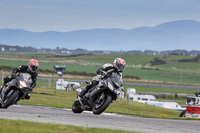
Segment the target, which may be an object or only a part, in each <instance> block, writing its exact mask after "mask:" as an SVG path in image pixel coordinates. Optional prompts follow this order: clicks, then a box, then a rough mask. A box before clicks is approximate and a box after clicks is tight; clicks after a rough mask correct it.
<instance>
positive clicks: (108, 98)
mask: <svg viewBox="0 0 200 133" xmlns="http://www.w3.org/2000/svg"><path fill="white" fill-rule="evenodd" d="M111 102H112V97H111V96H110V95H106V97H105V100H104V101H103V103H101V104H100V105H99V104H95V105H94V107H93V109H92V111H93V114H95V115H99V114H101V113H102V112H103V111H104V110H106V109H107V107H108V106H109V105H110V103H111Z"/></svg>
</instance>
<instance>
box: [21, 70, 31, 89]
mask: <svg viewBox="0 0 200 133" xmlns="http://www.w3.org/2000/svg"><path fill="white" fill-rule="evenodd" d="M20 80H21V81H24V82H25V83H26V85H27V86H30V85H31V84H32V82H33V81H32V78H31V75H30V74H29V73H20Z"/></svg>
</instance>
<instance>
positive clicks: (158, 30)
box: [0, 20, 200, 51]
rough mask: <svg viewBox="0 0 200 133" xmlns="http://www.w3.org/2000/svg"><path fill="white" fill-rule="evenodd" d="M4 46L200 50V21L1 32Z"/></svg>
mask: <svg viewBox="0 0 200 133" xmlns="http://www.w3.org/2000/svg"><path fill="white" fill-rule="evenodd" d="M0 44H6V45H17V46H33V47H36V48H56V47H60V48H67V49H77V48H83V49H87V50H112V51H114V50H116V51H119V50H126V51H127V50H158V51H161V50H174V49H185V50H200V22H198V21H194V20H179V21H172V22H166V23H163V24H160V25H157V26H153V27H138V28H134V29H130V30H125V29H117V28H116V29H91V30H78V31H71V32H56V31H47V32H31V31H25V30H23V29H0Z"/></svg>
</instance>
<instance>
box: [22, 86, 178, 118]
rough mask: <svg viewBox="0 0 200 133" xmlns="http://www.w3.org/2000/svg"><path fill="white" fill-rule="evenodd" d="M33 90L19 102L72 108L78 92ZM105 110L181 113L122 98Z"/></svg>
mask: <svg viewBox="0 0 200 133" xmlns="http://www.w3.org/2000/svg"><path fill="white" fill-rule="evenodd" d="M33 92H34V93H35V94H34V93H32V94H31V99H30V100H21V101H20V102H19V104H27V105H38V106H48V107H57V108H69V109H70V108H72V104H73V102H74V101H75V99H76V97H77V96H76V94H77V93H76V92H75V91H63V90H56V95H54V94H55V89H45V88H35V89H34V91H33ZM41 93H43V94H41ZM44 93H45V94H44ZM155 110H156V111H155ZM105 112H108V113H120V114H129V115H138V116H143V117H156V118H162V117H163V116H162V115H161V114H165V115H166V117H165V118H178V116H179V114H180V112H179V111H176V110H171V109H165V108H161V107H157V106H153V105H147V104H142V103H138V102H134V101H130V104H129V105H128V104H125V103H121V102H120V99H118V101H117V102H115V103H112V104H111V105H110V106H109V107H108V108H107V109H106V111H105Z"/></svg>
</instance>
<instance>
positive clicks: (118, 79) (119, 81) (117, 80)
mask: <svg viewBox="0 0 200 133" xmlns="http://www.w3.org/2000/svg"><path fill="white" fill-rule="evenodd" d="M110 79H111V81H112V83H113V84H114V85H115V86H116V87H117V88H119V87H121V86H123V81H122V77H121V75H120V74H118V73H112V75H111V78H110Z"/></svg>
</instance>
